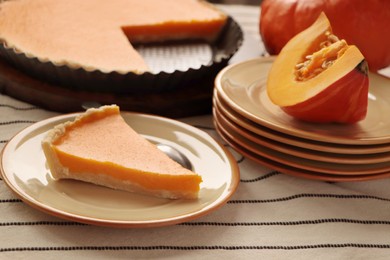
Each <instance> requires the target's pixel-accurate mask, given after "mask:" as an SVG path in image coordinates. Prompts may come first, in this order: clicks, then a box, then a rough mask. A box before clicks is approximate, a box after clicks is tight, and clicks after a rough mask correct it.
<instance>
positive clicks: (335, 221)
mask: <svg viewBox="0 0 390 260" xmlns="http://www.w3.org/2000/svg"><path fill="white" fill-rule="evenodd" d="M338 223H343V224H359V225H390V221H389V220H360V219H346V218H329V219H313V220H297V221H271V222H266V221H263V222H184V223H180V224H177V225H178V226H215V227H219V226H222V227H253V226H301V225H318V224H338ZM9 226H89V225H87V224H83V223H79V222H72V221H35V222H27V221H25V222H3V223H1V222H0V227H9Z"/></svg>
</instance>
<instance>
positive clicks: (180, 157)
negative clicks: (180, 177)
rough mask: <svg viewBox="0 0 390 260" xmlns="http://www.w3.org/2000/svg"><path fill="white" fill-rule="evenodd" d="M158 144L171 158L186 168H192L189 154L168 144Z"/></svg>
mask: <svg viewBox="0 0 390 260" xmlns="http://www.w3.org/2000/svg"><path fill="white" fill-rule="evenodd" d="M156 146H157V148H158V149H160V151H162V152H164V153H165V154H166V155H168V157H169V158H171V159H172V160H174V161H175V162H177V163H178V164H180V165H181V166H183V167H184V168H187V169H188V170H192V164H191V162H190V160H188V158H187V156H185V155H184V154H183V153H182V152H180V151H179V150H177V149H176V148H173V147H172V146H170V145H167V144H156Z"/></svg>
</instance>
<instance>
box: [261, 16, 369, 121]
mask: <svg viewBox="0 0 390 260" xmlns="http://www.w3.org/2000/svg"><path fill="white" fill-rule="evenodd" d="M368 86H369V79H368V75H367V64H366V61H365V60H364V57H363V55H362V53H361V52H360V51H359V49H358V48H357V47H356V46H354V45H349V44H347V42H346V41H345V40H343V39H341V40H340V39H339V38H338V37H337V36H335V35H334V34H333V33H332V28H331V26H330V23H329V20H328V19H327V17H326V15H325V14H324V13H321V15H320V16H319V17H318V19H317V20H316V22H315V23H314V24H313V25H311V26H310V27H309V28H307V29H305V30H304V31H302V32H300V33H299V34H297V35H296V36H294V37H293V38H292V39H291V40H290V41H289V42H288V43H287V44H286V45H285V46H284V47H283V49H282V51H281V52H280V54H279V55H278V56H277V57H276V59H275V61H274V63H273V64H272V67H271V70H270V72H269V75H268V80H267V94H268V96H269V98H270V100H271V101H272V102H273V103H274V104H276V105H278V106H279V107H281V109H282V110H284V111H285V112H286V113H287V114H289V115H291V116H293V117H294V118H297V119H300V120H304V121H309V122H318V123H332V122H336V123H356V122H358V121H360V120H362V119H364V118H365V116H366V113H367V105H368Z"/></svg>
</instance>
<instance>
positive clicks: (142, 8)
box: [0, 0, 227, 73]
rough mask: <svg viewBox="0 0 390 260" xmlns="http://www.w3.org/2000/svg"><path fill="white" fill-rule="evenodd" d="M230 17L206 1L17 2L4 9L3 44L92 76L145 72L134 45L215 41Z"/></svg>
mask: <svg viewBox="0 0 390 260" xmlns="http://www.w3.org/2000/svg"><path fill="white" fill-rule="evenodd" d="M226 22H227V16H226V14H224V13H222V12H221V11H219V10H217V9H216V8H215V7H214V6H213V5H211V4H209V3H207V2H206V1H202V0H164V1H161V0H142V1H140V0H110V1H107V0H82V1H79V0H56V1H53V0H12V1H2V2H1V4H0V40H1V41H3V42H4V44H5V45H6V46H7V47H9V48H13V49H15V50H16V51H17V52H21V53H24V54H26V56H28V57H36V58H38V59H39V60H40V61H44V62H46V61H49V62H52V63H53V64H55V65H67V66H70V67H71V68H78V67H82V68H84V69H86V70H87V71H89V70H91V71H93V70H100V71H102V72H107V73H109V72H112V71H117V72H120V73H128V72H135V73H142V72H145V71H148V66H147V64H146V63H145V61H144V59H143V58H142V57H141V56H140V54H139V53H138V52H137V51H136V50H135V49H134V47H133V45H132V44H135V43H149V42H156V41H158V42H164V41H171V40H183V39H185V40H189V39H204V40H207V41H213V40H215V39H216V37H217V36H218V35H219V33H220V31H221V29H222V28H223V26H224V25H225V23H226Z"/></svg>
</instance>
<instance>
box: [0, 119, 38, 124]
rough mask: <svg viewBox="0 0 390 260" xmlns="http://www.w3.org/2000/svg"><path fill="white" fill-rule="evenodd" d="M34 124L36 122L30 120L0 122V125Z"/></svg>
mask: <svg viewBox="0 0 390 260" xmlns="http://www.w3.org/2000/svg"><path fill="white" fill-rule="evenodd" d="M36 122H37V121H32V120H14V121H5V122H0V125H16V124H34V123H36Z"/></svg>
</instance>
